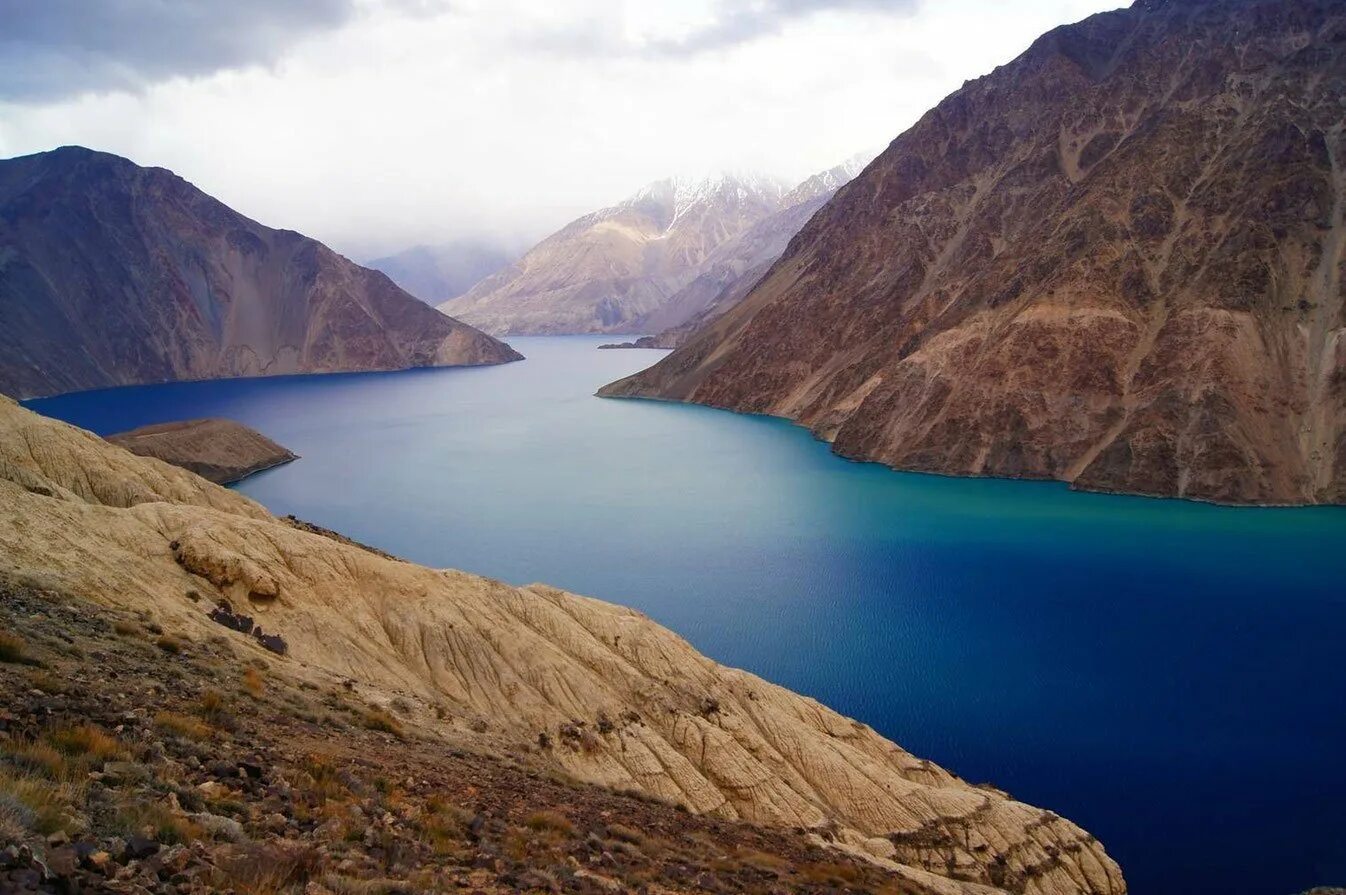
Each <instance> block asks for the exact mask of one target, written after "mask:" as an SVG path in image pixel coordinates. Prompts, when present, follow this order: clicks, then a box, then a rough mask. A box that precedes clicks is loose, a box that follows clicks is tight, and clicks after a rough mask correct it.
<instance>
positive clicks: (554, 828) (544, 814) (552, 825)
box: [523, 811, 575, 836]
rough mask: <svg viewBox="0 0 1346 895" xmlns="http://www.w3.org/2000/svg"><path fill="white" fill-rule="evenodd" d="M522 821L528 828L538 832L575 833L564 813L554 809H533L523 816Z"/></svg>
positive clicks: (570, 834)
mask: <svg viewBox="0 0 1346 895" xmlns="http://www.w3.org/2000/svg"><path fill="white" fill-rule="evenodd" d="M523 823H524V826H526V827H528V829H530V830H536V831H537V832H539V833H548V832H550V833H560V834H561V835H563V836H572V835H574V833H575V825H574V824H572V823H571V822H570V821H569V820H568V819H567V818H566V817H565V815H563V814H561V813H559V812H556V811H534V812H533V813H532V814H530V815H528V816H527V817H526V818H524V821H523Z"/></svg>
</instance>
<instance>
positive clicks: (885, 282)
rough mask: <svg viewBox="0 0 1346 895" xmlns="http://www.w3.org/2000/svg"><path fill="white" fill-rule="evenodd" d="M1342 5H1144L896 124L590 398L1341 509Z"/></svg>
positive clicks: (950, 456) (845, 439)
mask: <svg viewBox="0 0 1346 895" xmlns="http://www.w3.org/2000/svg"><path fill="white" fill-rule="evenodd" d="M1343 48H1346V11H1343V8H1342V6H1341V4H1339V3H1335V2H1327V0H1281V2H1258V0H1168V2H1156V0H1143V2H1137V3H1136V4H1135V5H1133V6H1132V7H1131V8H1129V9H1125V10H1119V11H1116V12H1110V13H1104V14H1101V15H1096V16H1093V17H1091V18H1089V19H1087V20H1085V21H1083V22H1081V23H1079V24H1076V25H1071V26H1067V27H1063V28H1059V29H1057V30H1055V31H1053V32H1051V33H1049V34H1047V35H1045V36H1044V37H1042V38H1041V39H1040V40H1038V41H1037V42H1036V43H1034V45H1033V46H1032V47H1031V48H1030V49H1029V50H1028V51H1027V52H1025V53H1024V54H1023V55H1022V56H1020V57H1019V58H1018V59H1016V60H1014V61H1013V62H1011V63H1010V64H1008V65H1006V66H1003V67H1001V68H999V69H997V70H996V71H995V72H993V73H992V74H990V75H988V76H986V77H984V78H981V79H978V80H976V81H972V82H969V83H968V84H966V85H965V86H964V87H963V88H962V89H961V90H959V91H957V92H956V93H954V94H953V95H951V96H950V97H948V98H947V99H946V100H944V101H943V102H942V103H940V104H939V105H938V106H937V107H936V108H935V109H933V110H932V111H930V112H929V113H927V114H926V115H925V116H924V117H923V118H922V119H921V120H920V121H919V122H918V123H917V124H916V125H915V126H914V127H912V128H911V129H910V130H908V131H907V132H906V133H904V134H902V135H901V136H900V137H898V138H897V139H896V140H895V141H894V142H893V143H892V144H891V145H890V146H889V148H888V149H887V150H886V151H885V152H884V153H883V154H882V155H881V156H880V157H879V158H878V159H877V160H876V161H875V162H874V163H873V164H871V165H870V166H869V167H868V168H867V169H866V170H865V172H864V173H863V174H862V175H861V176H860V177H858V178H857V179H856V180H854V181H852V182H851V183H850V184H848V185H847V186H845V187H843V188H842V189H841V190H840V191H839V192H838V193H837V195H836V196H835V197H834V198H833V199H832V200H831V201H830V202H829V203H828V204H827V205H826V206H825V207H824V208H823V209H822V210H821V211H820V212H818V213H817V214H816V215H814V216H813V218H812V219H811V220H810V221H809V223H808V224H807V225H806V226H805V227H804V229H803V230H802V231H801V232H800V234H799V235H798V236H797V237H796V238H795V239H794V240H793V241H792V242H791V244H790V248H789V249H788V251H787V252H786V253H785V254H784V256H783V257H782V258H781V259H780V260H779V261H778V262H777V263H776V264H775V265H774V266H773V267H772V268H771V270H770V272H769V273H768V274H767V275H766V276H765V277H764V278H763V279H762V280H761V281H760V282H759V283H758V284H757V285H756V287H755V288H754V289H753V290H752V292H751V294H750V295H749V296H748V297H747V298H746V299H744V300H743V301H742V302H741V303H740V304H738V305H737V306H736V307H734V308H733V309H732V310H731V311H729V312H728V313H726V314H724V315H723V316H722V317H721V318H719V319H717V320H714V321H711V322H710V323H709V324H708V325H707V326H706V327H704V328H703V329H701V330H700V331H699V332H698V333H697V334H696V335H695V336H694V337H693V338H691V339H690V340H689V341H688V342H687V343H686V344H685V345H684V346H683V347H682V348H680V349H679V350H678V351H675V352H674V353H673V354H672V355H670V356H669V357H667V358H665V359H664V360H662V361H661V362H660V363H658V364H657V365H655V366H654V367H653V368H651V369H650V370H647V371H645V372H643V373H640V374H637V375H636V376H633V377H630V378H628V379H626V380H623V381H621V382H619V383H614V384H613V385H611V386H608V387H607V388H605V389H604V390H603V391H602V392H601V394H605V395H611V396H640V397H655V398H663V399H672V400H686V401H696V402H699V403H704V404H709V405H712V406H717V407H725V408H730V409H734V410H741V411H749V412H755V413H767V414H774V415H779V416H784V417H789V418H791V419H794V420H797V421H799V422H800V423H802V424H804V425H806V426H808V427H809V428H811V429H812V430H813V431H814V432H816V433H817V434H819V435H820V436H821V437H823V438H825V439H827V440H829V441H831V442H833V446H834V449H835V450H836V451H837V452H838V453H840V454H843V455H845V456H847V457H854V458H863V459H868V460H877V461H880V462H883V463H886V464H889V465H891V466H895V467H900V468H904V469H915V470H928V471H935V472H940V473H952V474H964V475H992V476H1013V477H1026V478H1056V479H1061V480H1065V481H1068V482H1071V483H1073V484H1074V485H1076V486H1077V487H1082V488H1090V489H1099V490H1109V491H1127V492H1136V493H1143V494H1154V495H1169V496H1182V497H1190V498H1197V499H1203V500H1212V501H1221V502H1232V503H1244V502H1252V503H1313V502H1343V501H1346V338H1343V336H1344V335H1346V320H1343V305H1344V304H1346V255H1344V253H1346V173H1344V172H1346V129H1344V128H1343V124H1342V114H1341V109H1342V99H1343V96H1346V52H1344V51H1343Z"/></svg>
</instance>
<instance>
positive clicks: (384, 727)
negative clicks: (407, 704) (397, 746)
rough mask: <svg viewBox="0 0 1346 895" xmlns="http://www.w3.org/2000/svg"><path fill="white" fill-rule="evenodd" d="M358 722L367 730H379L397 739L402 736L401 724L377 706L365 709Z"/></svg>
mask: <svg viewBox="0 0 1346 895" xmlns="http://www.w3.org/2000/svg"><path fill="white" fill-rule="evenodd" d="M360 722H361V723H362V724H363V725H364V726H365V728H366V729H368V730H379V731H382V732H384V733H391V734H392V735H394V736H399V737H400V736H401V735H402V725H401V723H399V722H398V720H397V719H396V718H394V717H393V716H392V715H390V714H388V712H387V711H386V710H385V709H381V708H378V707H377V706H370V707H368V708H366V709H365V710H364V711H363V712H362V713H361V715H360Z"/></svg>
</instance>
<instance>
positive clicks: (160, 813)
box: [112, 800, 202, 845]
mask: <svg viewBox="0 0 1346 895" xmlns="http://www.w3.org/2000/svg"><path fill="white" fill-rule="evenodd" d="M112 827H113V829H115V830H117V831H118V832H119V833H121V834H122V835H125V836H131V835H138V836H149V837H150V838H152V839H155V840H157V841H159V842H162V843H163V844H164V845H183V844H186V843H189V842H194V841H196V840H197V839H200V838H201V835H202V833H201V828H200V827H198V826H197V825H196V824H194V823H192V822H191V821H190V820H188V819H187V818H185V817H181V816H179V815H176V814H174V813H172V812H171V811H169V810H168V809H167V808H165V807H164V806H162V805H160V804H158V803H156V802H146V801H141V800H136V801H134V802H127V803H123V804H122V805H120V806H119V807H118V809H117V811H116V813H115V815H114V816H113V817H112Z"/></svg>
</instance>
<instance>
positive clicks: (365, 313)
mask: <svg viewBox="0 0 1346 895" xmlns="http://www.w3.org/2000/svg"><path fill="white" fill-rule="evenodd" d="M518 359H519V355H518V354H517V353H516V352H514V351H513V350H512V349H511V348H510V347H509V346H508V345H505V344H502V343H501V342H498V341H496V340H495V339H493V338H491V337H490V336H487V335H485V334H484V333H481V332H478V331H477V330H475V329H473V328H472V327H470V326H466V325H464V324H462V323H459V322H458V321H456V320H453V319H451V318H448V317H446V316H444V315H443V314H439V313H437V312H436V311H434V309H432V308H429V307H426V306H425V305H424V304H423V303H421V302H419V301H417V300H416V299H414V298H412V297H411V296H410V295H407V294H406V293H405V292H403V291H402V290H401V289H399V288H398V287H397V286H395V285H393V283H392V281H390V280H389V279H388V278H387V277H386V276H384V275H383V274H381V273H377V272H375V271H371V270H367V269H365V268H363V267H360V266H358V265H356V264H354V263H352V262H350V261H348V260H346V259H345V258H343V257H341V256H340V255H338V254H337V253H335V252H333V251H332V250H331V249H329V248H327V247H326V246H324V245H322V244H321V243H318V242H315V241H314V240H312V239H309V238H307V237H305V236H301V235H300V234H298V233H294V232H292V231H289V230H273V229H271V228H269V227H264V226H262V225H261V224H258V223H257V222H255V221H251V220H249V219H248V218H245V217H243V216H242V215H240V214H238V213H237V212H235V211H233V210H232V209H230V208H227V207H226V206H224V205H223V204H221V203H220V202H218V201H216V200H215V199H212V198H211V197H210V196H207V195H206V194H205V193H202V192H201V191H200V190H198V189H196V188H195V187H193V186H192V185H191V184H189V183H187V182H186V181H185V180H183V179H182V178H180V177H177V176H176V175H174V174H172V173H171V172H169V171H165V170H163V169H162V168H141V167H139V166H137V165H135V164H133V163H131V162H129V161H127V160H126V159H123V158H118V157H117V156H114V155H108V154H107V153H101V152H92V151H90V150H87V149H81V148H79V147H74V146H68V147H64V148H61V149H57V150H53V151H51V152H44V153H40V154H37V155H30V156H24V157H21V158H14V159H9V160H6V161H0V390H3V391H5V392H7V393H9V394H11V395H17V396H19V397H35V396H39V395H50V394H55V393H58V392H66V391H75V390H80V389H91V388H101V387H105V386H115V385H129V384H133V383H143V382H164V381H169V380H178V379H212V378H220V377H230V376H268V375H277V374H283V373H317V372H335V371H353V370H396V369H404V368H407V367H422V366H445V365H457V364H492V363H502V362H505V361H510V360H518Z"/></svg>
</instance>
